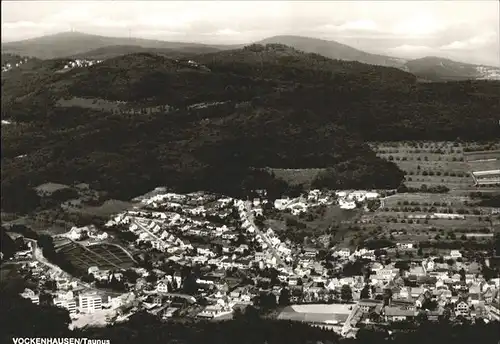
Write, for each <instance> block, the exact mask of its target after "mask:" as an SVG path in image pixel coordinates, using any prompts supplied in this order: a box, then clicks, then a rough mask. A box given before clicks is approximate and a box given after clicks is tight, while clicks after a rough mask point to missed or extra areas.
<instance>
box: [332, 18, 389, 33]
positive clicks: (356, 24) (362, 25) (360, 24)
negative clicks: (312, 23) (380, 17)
mask: <svg viewBox="0 0 500 344" xmlns="http://www.w3.org/2000/svg"><path fill="white" fill-rule="evenodd" d="M378 28H379V27H378V25H377V24H376V23H375V22H374V21H373V20H366V19H359V20H354V21H348V22H345V23H344V24H342V25H339V26H338V29H339V30H340V31H345V30H363V31H365V30H366V31H375V30H378Z"/></svg>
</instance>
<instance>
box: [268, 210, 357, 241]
mask: <svg viewBox="0 0 500 344" xmlns="http://www.w3.org/2000/svg"><path fill="white" fill-rule="evenodd" d="M323 209H324V210H322V209H321V208H320V207H316V208H311V209H310V210H309V211H308V212H306V213H304V214H301V215H299V216H295V215H292V214H287V213H279V215H278V216H268V217H267V219H266V220H265V221H264V224H265V226H266V228H272V229H273V230H274V231H275V232H276V233H277V234H278V235H280V234H284V233H285V232H287V234H286V235H284V237H287V238H293V237H295V241H296V242H297V241H300V242H302V240H301V239H302V238H303V237H304V236H311V237H318V236H321V235H326V234H329V233H330V234H332V235H334V236H335V237H342V236H343V235H344V233H345V232H348V231H349V226H350V224H352V223H353V222H356V221H357V220H358V219H359V218H360V214H361V211H360V210H358V209H354V210H345V209H341V208H340V207H339V206H337V205H329V206H326V207H325V208H323ZM309 214H311V215H312V216H309ZM332 228H335V232H332V231H331V229H332Z"/></svg>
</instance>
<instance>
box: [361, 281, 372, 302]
mask: <svg viewBox="0 0 500 344" xmlns="http://www.w3.org/2000/svg"><path fill="white" fill-rule="evenodd" d="M360 298H361V299H369V298H370V286H369V285H368V284H365V286H364V287H363V289H361V295H360Z"/></svg>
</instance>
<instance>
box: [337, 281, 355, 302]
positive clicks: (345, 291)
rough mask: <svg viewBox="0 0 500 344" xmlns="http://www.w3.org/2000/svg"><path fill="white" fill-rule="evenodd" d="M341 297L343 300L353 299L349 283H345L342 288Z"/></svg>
mask: <svg viewBox="0 0 500 344" xmlns="http://www.w3.org/2000/svg"><path fill="white" fill-rule="evenodd" d="M340 298H341V299H342V300H343V301H351V300H352V290H351V287H350V286H349V285H348V284H344V285H343V286H342V288H341V289H340Z"/></svg>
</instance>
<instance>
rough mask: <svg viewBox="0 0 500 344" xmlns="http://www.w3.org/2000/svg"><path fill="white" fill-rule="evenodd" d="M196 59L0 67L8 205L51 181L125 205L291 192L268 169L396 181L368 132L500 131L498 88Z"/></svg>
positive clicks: (295, 59)
mask: <svg viewBox="0 0 500 344" xmlns="http://www.w3.org/2000/svg"><path fill="white" fill-rule="evenodd" d="M191 59H192V60H179V59H172V58H167V57H165V56H163V55H156V54H151V53H139V54H131V55H126V56H120V57H116V58H111V59H108V60H105V61H104V62H102V63H100V64H96V65H93V66H91V67H84V68H74V69H69V70H66V69H63V66H64V65H65V64H66V63H67V60H47V61H40V62H37V63H36V65H34V66H32V67H30V66H25V67H24V68H21V69H19V70H16V71H14V70H12V71H9V72H6V73H3V75H2V98H3V99H7V100H8V101H2V118H5V119H9V120H10V121H12V122H13V124H12V125H5V126H2V147H1V149H2V171H1V173H2V192H3V195H4V197H2V207H8V208H10V209H14V210H16V209H17V207H18V206H23V205H25V204H28V203H29V202H26V199H27V193H26V192H28V191H26V190H29V188H30V187H32V186H35V185H38V184H40V183H42V182H45V181H49V180H50V181H54V182H56V181H58V182H63V183H71V182H73V181H76V180H79V181H86V182H89V183H91V184H94V186H95V187H96V188H101V189H105V190H108V191H110V192H111V195H112V196H114V197H119V198H122V199H127V198H131V197H133V196H136V195H137V194H139V193H141V192H145V191H147V190H148V189H151V188H153V187H155V186H158V185H165V184H167V185H169V186H172V187H175V188H177V189H178V190H190V189H210V190H213V191H220V192H224V193H229V194H235V193H239V192H241V190H242V189H243V188H244V187H247V188H249V187H252V186H255V185H257V184H260V186H262V184H265V186H266V187H269V188H271V187H272V188H276V190H277V193H279V192H283V191H284V190H286V188H287V186H286V185H283V183H281V182H279V181H275V180H273V177H272V176H269V175H266V174H265V173H262V172H260V173H259V174H258V175H255V173H256V171H258V169H255V168H262V167H286V168H311V167H328V166H333V165H337V166H343V170H341V171H340V170H339V169H337V171H338V175H335V176H333V177H334V178H331V179H332V180H336V185H332V186H333V187H345V188H351V187H352V188H358V187H359V188H372V187H373V188H377V187H380V188H386V187H397V186H398V185H399V183H400V182H401V180H402V178H403V173H402V172H401V171H400V170H399V169H397V167H396V166H395V165H393V164H392V163H387V162H384V161H382V160H380V159H379V158H377V157H376V156H375V154H374V153H373V152H372V151H371V150H370V149H369V147H368V146H367V145H366V144H365V143H364V142H365V141H366V140H368V139H370V140H377V139H380V140H391V139H396V140H398V139H431V140H432V139H436V140H443V139H456V138H457V137H460V138H463V139H478V138H479V139H488V138H489V139H491V138H496V137H498V136H499V128H498V113H500V108H499V106H500V102H499V99H500V92H499V91H500V84H499V83H494V82H478V81H475V82H461V83H437V84H432V83H430V84H418V83H416V78H415V76H413V75H412V74H409V73H406V72H403V71H401V70H398V69H395V68H389V67H380V66H372V65H364V64H361V63H357V62H346V61H338V60H330V59H327V58H325V57H323V56H320V55H316V54H306V53H303V52H300V51H297V50H295V49H293V48H289V47H286V46H282V45H267V46H260V45H253V46H249V47H246V48H244V49H239V50H232V51H222V52H218V53H210V54H202V55H197V56H195V57H192V58H191ZM18 156H23V157H22V158H17V157H18ZM252 171H253V172H252ZM252 174H253V176H252V177H251V178H250V175H252ZM248 178H250V179H248ZM252 183H253V184H252ZM22 190H24V191H22ZM35 203H36V202H35Z"/></svg>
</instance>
